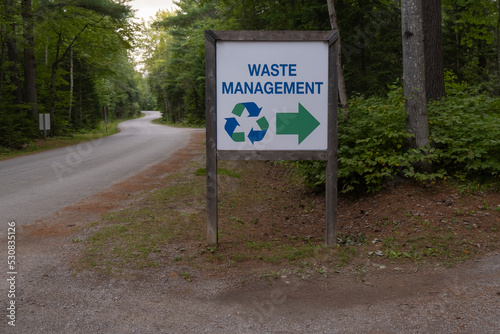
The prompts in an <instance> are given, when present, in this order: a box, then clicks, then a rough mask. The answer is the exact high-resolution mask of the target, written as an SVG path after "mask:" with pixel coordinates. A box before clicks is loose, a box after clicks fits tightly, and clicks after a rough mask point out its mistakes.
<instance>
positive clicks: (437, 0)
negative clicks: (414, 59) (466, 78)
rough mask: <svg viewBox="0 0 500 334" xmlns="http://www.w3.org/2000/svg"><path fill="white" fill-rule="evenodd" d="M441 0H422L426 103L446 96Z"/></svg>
mask: <svg viewBox="0 0 500 334" xmlns="http://www.w3.org/2000/svg"><path fill="white" fill-rule="evenodd" d="M441 21H442V17H441V0H423V23H424V24H423V27H424V52H425V85H426V96H427V101H430V100H438V99H440V98H442V97H444V96H445V95H446V91H445V86H444V65H443V41H442V36H441V35H442V34H441Z"/></svg>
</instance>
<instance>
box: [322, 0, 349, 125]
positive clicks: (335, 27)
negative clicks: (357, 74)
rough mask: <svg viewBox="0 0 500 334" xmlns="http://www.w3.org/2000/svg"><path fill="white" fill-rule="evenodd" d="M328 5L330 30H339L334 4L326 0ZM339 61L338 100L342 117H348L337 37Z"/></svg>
mask: <svg viewBox="0 0 500 334" xmlns="http://www.w3.org/2000/svg"><path fill="white" fill-rule="evenodd" d="M327 3H328V12H329V14H330V25H331V27H332V30H339V26H338V23H337V13H336V11H335V4H334V3H333V0H327ZM338 43H339V59H338V63H337V72H338V86H339V87H338V90H339V98H340V108H341V109H342V114H344V116H346V117H348V116H349V109H348V105H347V90H346V86H345V79H344V71H343V70H342V49H341V41H340V35H339V41H338Z"/></svg>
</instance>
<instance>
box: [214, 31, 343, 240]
mask: <svg viewBox="0 0 500 334" xmlns="http://www.w3.org/2000/svg"><path fill="white" fill-rule="evenodd" d="M218 41H235V42H237V41H242V42H248V41H269V42H283V41H287V42H294V41H296V42H303V41H318V42H324V43H327V44H328V65H327V66H328V124H327V126H328V130H327V132H328V134H327V137H328V138H327V147H328V148H327V150H240V151H238V150H218V147H217V77H216V73H217V68H216V66H217V65H216V64H217V42H218ZM338 57H339V33H338V31H337V30H330V31H251V30H239V31H213V30H206V31H205V105H206V138H207V139H206V153H207V162H206V164H207V241H208V243H209V244H215V245H216V244H218V209H217V207H218V196H217V161H218V160H324V161H327V164H326V212H325V225H326V226H325V243H326V245H328V246H334V245H335V244H336V225H337V196H338V195H337V157H338V124H337V123H338V86H337V80H338V77H337V64H338Z"/></svg>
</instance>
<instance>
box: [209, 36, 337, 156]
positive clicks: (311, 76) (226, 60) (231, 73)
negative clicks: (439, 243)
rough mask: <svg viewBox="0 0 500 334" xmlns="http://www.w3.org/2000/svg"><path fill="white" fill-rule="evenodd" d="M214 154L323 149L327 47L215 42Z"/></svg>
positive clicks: (318, 44) (315, 43)
mask: <svg viewBox="0 0 500 334" xmlns="http://www.w3.org/2000/svg"><path fill="white" fill-rule="evenodd" d="M216 80H217V149H218V150H327V148H328V145H327V138H328V122H327V121H328V43H327V42H325V41H299V42H297V41H294V42H289V41H278V42H275V41H273V42H269V41H218V42H217V60H216Z"/></svg>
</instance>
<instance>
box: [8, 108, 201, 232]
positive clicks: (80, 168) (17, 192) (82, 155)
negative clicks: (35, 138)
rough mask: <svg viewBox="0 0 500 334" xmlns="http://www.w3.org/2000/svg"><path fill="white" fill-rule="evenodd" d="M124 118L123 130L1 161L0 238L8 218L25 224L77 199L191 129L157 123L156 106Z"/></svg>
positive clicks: (155, 158)
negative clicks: (142, 115)
mask: <svg viewBox="0 0 500 334" xmlns="http://www.w3.org/2000/svg"><path fill="white" fill-rule="evenodd" d="M144 114H145V115H146V116H145V117H144V118H140V119H135V120H130V121H126V122H123V123H121V124H120V125H119V128H120V130H121V132H120V133H118V134H116V135H113V136H110V137H106V138H102V139H99V140H95V141H91V142H88V143H82V144H79V145H75V146H70V147H66V148H61V149H55V150H51V151H47V152H43V153H39V154H35V155H29V156H23V157H18V158H14V159H10V160H5V161H0V239H3V238H4V236H5V235H6V231H7V227H6V226H7V223H8V222H9V221H15V222H16V224H17V225H25V224H29V223H31V222H33V221H34V220H36V219H39V218H42V217H44V216H46V215H47V214H49V213H51V212H54V211H56V210H59V209H61V208H64V207H66V206H68V205H70V204H73V203H75V202H78V201H80V200H82V199H84V198H86V197H88V196H91V195H93V194H96V193H98V192H100V191H102V190H103V189H105V188H107V187H109V186H110V185H111V184H113V183H114V182H117V181H119V180H122V179H124V178H125V177H128V176H131V175H134V174H137V173H140V171H141V170H143V169H145V168H147V167H149V166H151V165H154V164H155V163H158V162H159V161H161V160H164V159H166V158H168V157H169V155H170V154H171V153H172V152H173V151H175V150H176V149H178V148H180V147H182V146H184V145H185V144H186V143H187V141H188V139H189V137H190V134H191V133H192V130H190V129H177V128H172V127H166V126H162V125H157V124H153V123H152V122H151V121H152V120H153V119H156V118H159V117H160V113H159V112H156V111H144Z"/></svg>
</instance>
